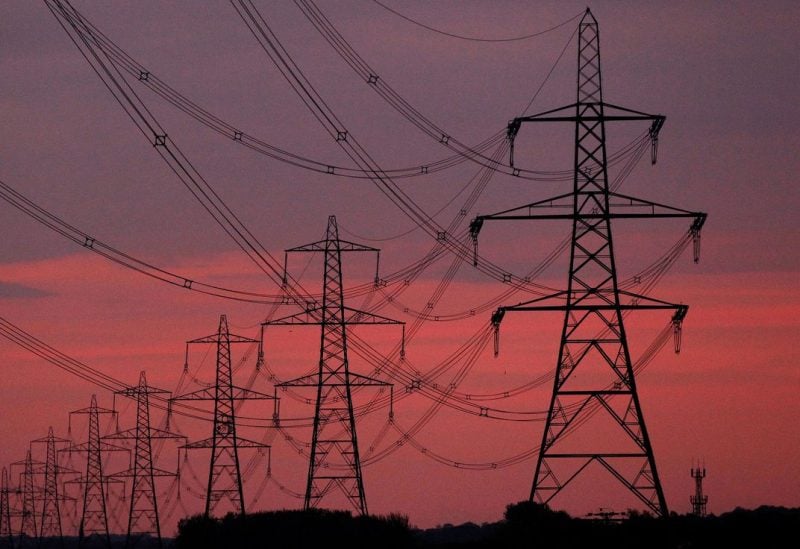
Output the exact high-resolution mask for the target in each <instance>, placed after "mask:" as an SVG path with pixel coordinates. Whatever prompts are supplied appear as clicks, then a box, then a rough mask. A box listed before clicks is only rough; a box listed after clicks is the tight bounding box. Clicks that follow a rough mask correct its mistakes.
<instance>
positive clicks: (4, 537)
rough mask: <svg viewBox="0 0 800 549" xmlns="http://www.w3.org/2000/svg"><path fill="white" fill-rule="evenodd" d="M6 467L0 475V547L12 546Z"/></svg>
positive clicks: (12, 536)
mask: <svg viewBox="0 0 800 549" xmlns="http://www.w3.org/2000/svg"><path fill="white" fill-rule="evenodd" d="M9 491H10V489H9V487H8V469H6V468H5V467H3V473H2V477H0V547H3V548H7V547H13V546H14V532H13V530H11V503H10V500H9V497H8V494H9Z"/></svg>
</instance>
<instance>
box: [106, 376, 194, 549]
mask: <svg viewBox="0 0 800 549" xmlns="http://www.w3.org/2000/svg"><path fill="white" fill-rule="evenodd" d="M154 394H166V395H168V394H170V392H169V391H165V390H163V389H158V388H156V387H151V386H149V385H148V384H147V378H146V376H145V373H144V371H142V372H141V373H140V374H139V384H138V385H136V386H133V387H127V388H125V389H122V390H121V391H117V392H116V393H115V395H122V396H126V397H128V398H132V399H135V400H136V427H134V428H133V429H127V430H125V431H120V432H118V433H113V434H111V435H108V436H106V437H104V438H105V439H112V440H132V441H133V442H134V451H133V464H132V466H131V467H129V468H128V469H126V470H125V471H121V472H119V473H114V474H112V475H109V477H110V478H117V479H123V478H130V479H131V496H130V498H131V499H130V511H129V513H128V530H127V533H126V536H125V546H126V547H130V546H132V545H134V544H135V543H136V541H138V540H139V539H141V537H142V536H145V535H149V536H153V537H154V538H156V540H157V544H158V546H159V547H161V546H162V544H161V524H160V522H159V516H158V498H157V496H156V478H157V477H174V476H176V473H172V472H170V471H165V470H163V469H159V468H157V467H155V466H154V465H153V444H152V441H153V439H157V440H168V439H172V440H176V439H185V438H186V437H184V436H183V435H179V434H175V433H170V432H169V431H165V430H163V429H157V428H154V427H151V426H150V395H154Z"/></svg>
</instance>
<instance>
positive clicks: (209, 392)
mask: <svg viewBox="0 0 800 549" xmlns="http://www.w3.org/2000/svg"><path fill="white" fill-rule="evenodd" d="M214 398H216V397H215V395H214V389H213V388H209V389H198V390H197V391H192V392H191V393H185V394H182V395H178V396H174V397H172V398H170V400H171V401H174V400H214Z"/></svg>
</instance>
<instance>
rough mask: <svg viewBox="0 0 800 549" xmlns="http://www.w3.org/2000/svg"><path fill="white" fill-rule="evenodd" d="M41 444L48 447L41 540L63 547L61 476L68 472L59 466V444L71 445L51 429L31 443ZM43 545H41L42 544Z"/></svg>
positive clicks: (40, 531)
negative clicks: (44, 435) (57, 446)
mask: <svg viewBox="0 0 800 549" xmlns="http://www.w3.org/2000/svg"><path fill="white" fill-rule="evenodd" d="M31 442H32V443H34V444H35V443H41V444H45V446H46V456H47V457H46V458H45V463H44V491H43V495H42V514H41V519H40V523H39V538H40V539H41V538H48V539H50V540H51V541H53V542H56V543H57V544H58V545H59V546H63V532H62V529H61V505H60V503H61V501H63V499H64V497H63V494H59V490H58V486H59V475H61V474H62V473H64V472H66V470H65V469H63V468H62V467H60V466H59V464H58V451H57V448H56V445H57V444H58V443H69V442H70V441H69V440H68V439H65V438H58V437H56V436H55V435H54V434H53V428H52V427H50V428H49V430H48V431H47V436H46V437H45V438H39V439H36V440H33V441H31ZM40 545H41V543H40Z"/></svg>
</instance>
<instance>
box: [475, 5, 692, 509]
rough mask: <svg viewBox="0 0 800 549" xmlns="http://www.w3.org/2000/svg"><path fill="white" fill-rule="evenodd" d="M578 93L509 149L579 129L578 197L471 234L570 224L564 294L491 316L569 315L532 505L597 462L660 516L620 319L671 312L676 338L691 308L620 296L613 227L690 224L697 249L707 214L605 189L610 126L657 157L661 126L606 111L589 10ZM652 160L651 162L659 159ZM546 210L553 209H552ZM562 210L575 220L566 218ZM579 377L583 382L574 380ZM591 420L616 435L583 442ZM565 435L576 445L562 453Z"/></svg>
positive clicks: (659, 495)
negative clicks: (641, 128)
mask: <svg viewBox="0 0 800 549" xmlns="http://www.w3.org/2000/svg"><path fill="white" fill-rule="evenodd" d="M577 92H578V93H577V102H576V103H573V104H570V105H567V106H565V107H561V108H557V109H553V110H549V111H545V112H542V113H539V114H535V115H532V116H526V117H520V118H515V119H514V120H512V121H511V122H510V123H509V126H508V137H509V139H511V140H512V147H513V139H514V137H515V136H516V135H517V132H518V131H519V129H520V126H521V125H522V123H523V122H525V123H527V122H549V123H554V122H572V123H574V124H575V134H574V135H575V145H574V172H573V173H574V180H573V183H574V185H573V191H572V192H571V193H567V194H562V195H559V196H556V197H554V198H549V199H545V200H540V201H537V202H534V203H531V204H526V205H525V206H522V207H517V208H513V209H509V210H505V211H502V212H498V213H496V214H492V215H484V216H479V217H477V218H476V219H475V220H474V221H473V222H472V225H471V226H470V230H471V233H472V236H473V238H474V239H477V235H478V231H479V230H480V228H481V227H482V225H483V223H484V221H487V220H502V219H505V220H521V219H534V220H559V219H561V220H569V221H571V222H572V242H571V249H570V252H571V253H570V263H569V277H568V286H567V290H565V291H560V292H556V293H554V294H552V295H549V296H544V297H541V298H537V299H534V300H531V301H527V302H524V303H519V304H517V305H512V306H506V307H500V308H499V309H498V310H497V311H496V312H495V313H494V315H493V317H492V322H493V323H494V324H495V327H496V328H497V327H499V324H500V322H501V320H502V318H503V315H504V314H505V313H506V312H509V311H564V313H565V315H564V323H563V327H562V331H561V345H560V347H559V353H558V360H557V363H556V375H555V380H554V385H553V392H552V397H551V400H550V406H549V410H548V414H547V419H546V423H545V427H544V431H543V434H542V442H541V446H540V450H539V455H538V458H537V462H536V470H535V473H534V478H533V485H532V488H531V495H530V499H531V500H534V499H536V500H538V501H540V502H543V503H548V502H550V501H551V500H552V499H553V497H555V496H556V495H557V494H559V493H560V492H561V491H562V490H563V489H564V488H566V487H567V485H568V484H570V483H571V482H572V481H573V479H575V478H576V477H577V476H578V475H579V474H580V473H581V472H583V471H584V470H585V469H586V467H587V466H589V465H590V464H592V463H593V462H594V463H596V464H598V465H599V466H601V467H602V468H603V469H605V470H606V471H608V472H609V473H610V474H611V476H612V477H614V478H616V479H617V480H618V481H619V482H620V483H621V484H622V485H623V486H624V487H625V488H627V489H628V490H629V491H630V492H631V493H633V495H635V496H636V497H637V498H638V499H639V500H640V501H641V502H642V503H643V504H644V505H645V506H646V507H647V508H648V510H650V511H652V512H653V513H655V514H656V515H661V516H664V515H667V512H668V510H667V502H666V500H665V498H664V493H663V490H662V488H661V481H660V480H659V477H658V472H657V470H656V463H655V458H654V455H653V448H652V445H651V443H650V437H649V435H648V433H647V429H646V427H645V422H644V416H643V415H642V408H641V406H640V403H639V396H638V393H637V390H636V383H635V378H634V370H633V363H632V361H631V356H630V350H629V347H628V338H627V335H626V332H625V326H624V324H623V318H624V316H625V313H626V312H627V311H630V310H657V309H672V310H674V311H675V313H674V315H673V320H672V321H673V324H674V325H675V335H676V338H677V337H678V336H679V335H680V329H679V328H680V323H681V321H682V320H683V317H684V316H685V314H686V310H687V307H686V306H684V305H676V304H672V303H667V302H664V301H660V300H657V299H652V298H649V297H646V296H644V295H639V294H635V293H632V292H629V291H625V290H622V289H620V286H619V283H618V277H617V268H616V262H615V258H614V249H613V245H612V233H611V220H612V219H620V218H626V219H637V218H682V217H686V218H694V223H693V224H692V226H691V228H690V233H691V236H692V238H693V239H694V240H695V242H697V239H698V238H699V230H700V227H701V226H702V224H703V222H704V221H705V218H706V214H705V213H701V212H690V211H687V210H682V209H679V208H673V207H670V206H664V205H662V204H657V203H654V202H649V201H646V200H641V199H638V198H633V197H630V196H625V195H621V194H619V193H616V192H614V191H612V190H611V189H610V188H609V181H608V173H607V167H608V163H607V156H606V134H605V124H606V122H610V121H625V120H630V121H635V120H639V121H649V122H650V123H651V126H650V131H649V135H650V139H651V141H652V146H653V152H654V151H655V145H656V143H657V139H658V132H659V129H660V128H661V126H662V125H663V123H664V119H665V117H664V116H661V115H651V114H645V113H642V112H639V111H633V110H630V109H626V108H623V107H618V106H616V105H611V104H609V103H604V102H603V93H602V85H601V75H600V41H599V30H598V24H597V21H596V20H595V18H594V16H593V15H592V14H591V12H590V11H589V10H588V9H587V10H586V13H585V15H584V16H583V19H581V21H580V24H579V36H578V89H577ZM511 150H512V151H513V148H512V149H511ZM652 160H653V161H655V155H653V158H652ZM512 162H513V160H512ZM550 208H552V210H548V209H550ZM564 211H568V212H570V213H562V212H564ZM695 259H697V258H695ZM676 350H677V348H676ZM576 370H577V371H580V372H581V374H579V375H573V374H574V372H575V371H576ZM594 412H599V413H600V414H601V418H603V419H606V420H607V421H608V423H610V430H609V432H608V433H607V434H606V433H604V434H603V436H602V437H597V436H595V435H596V433H593V432H590V431H591V429H586V428H584V429H583V434H585V435H587V436H584V437H583V438H581V436H580V434H581V427H582V426H583V425H584V424H585V420H587V419H589V417H591V415H590V414H592V413H594ZM567 435H571V436H569V441H568V446H566V447H565V445H564V439H566V438H568V437H567ZM606 435H608V436H609V438H608V439H606ZM612 446H613V447H612Z"/></svg>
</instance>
